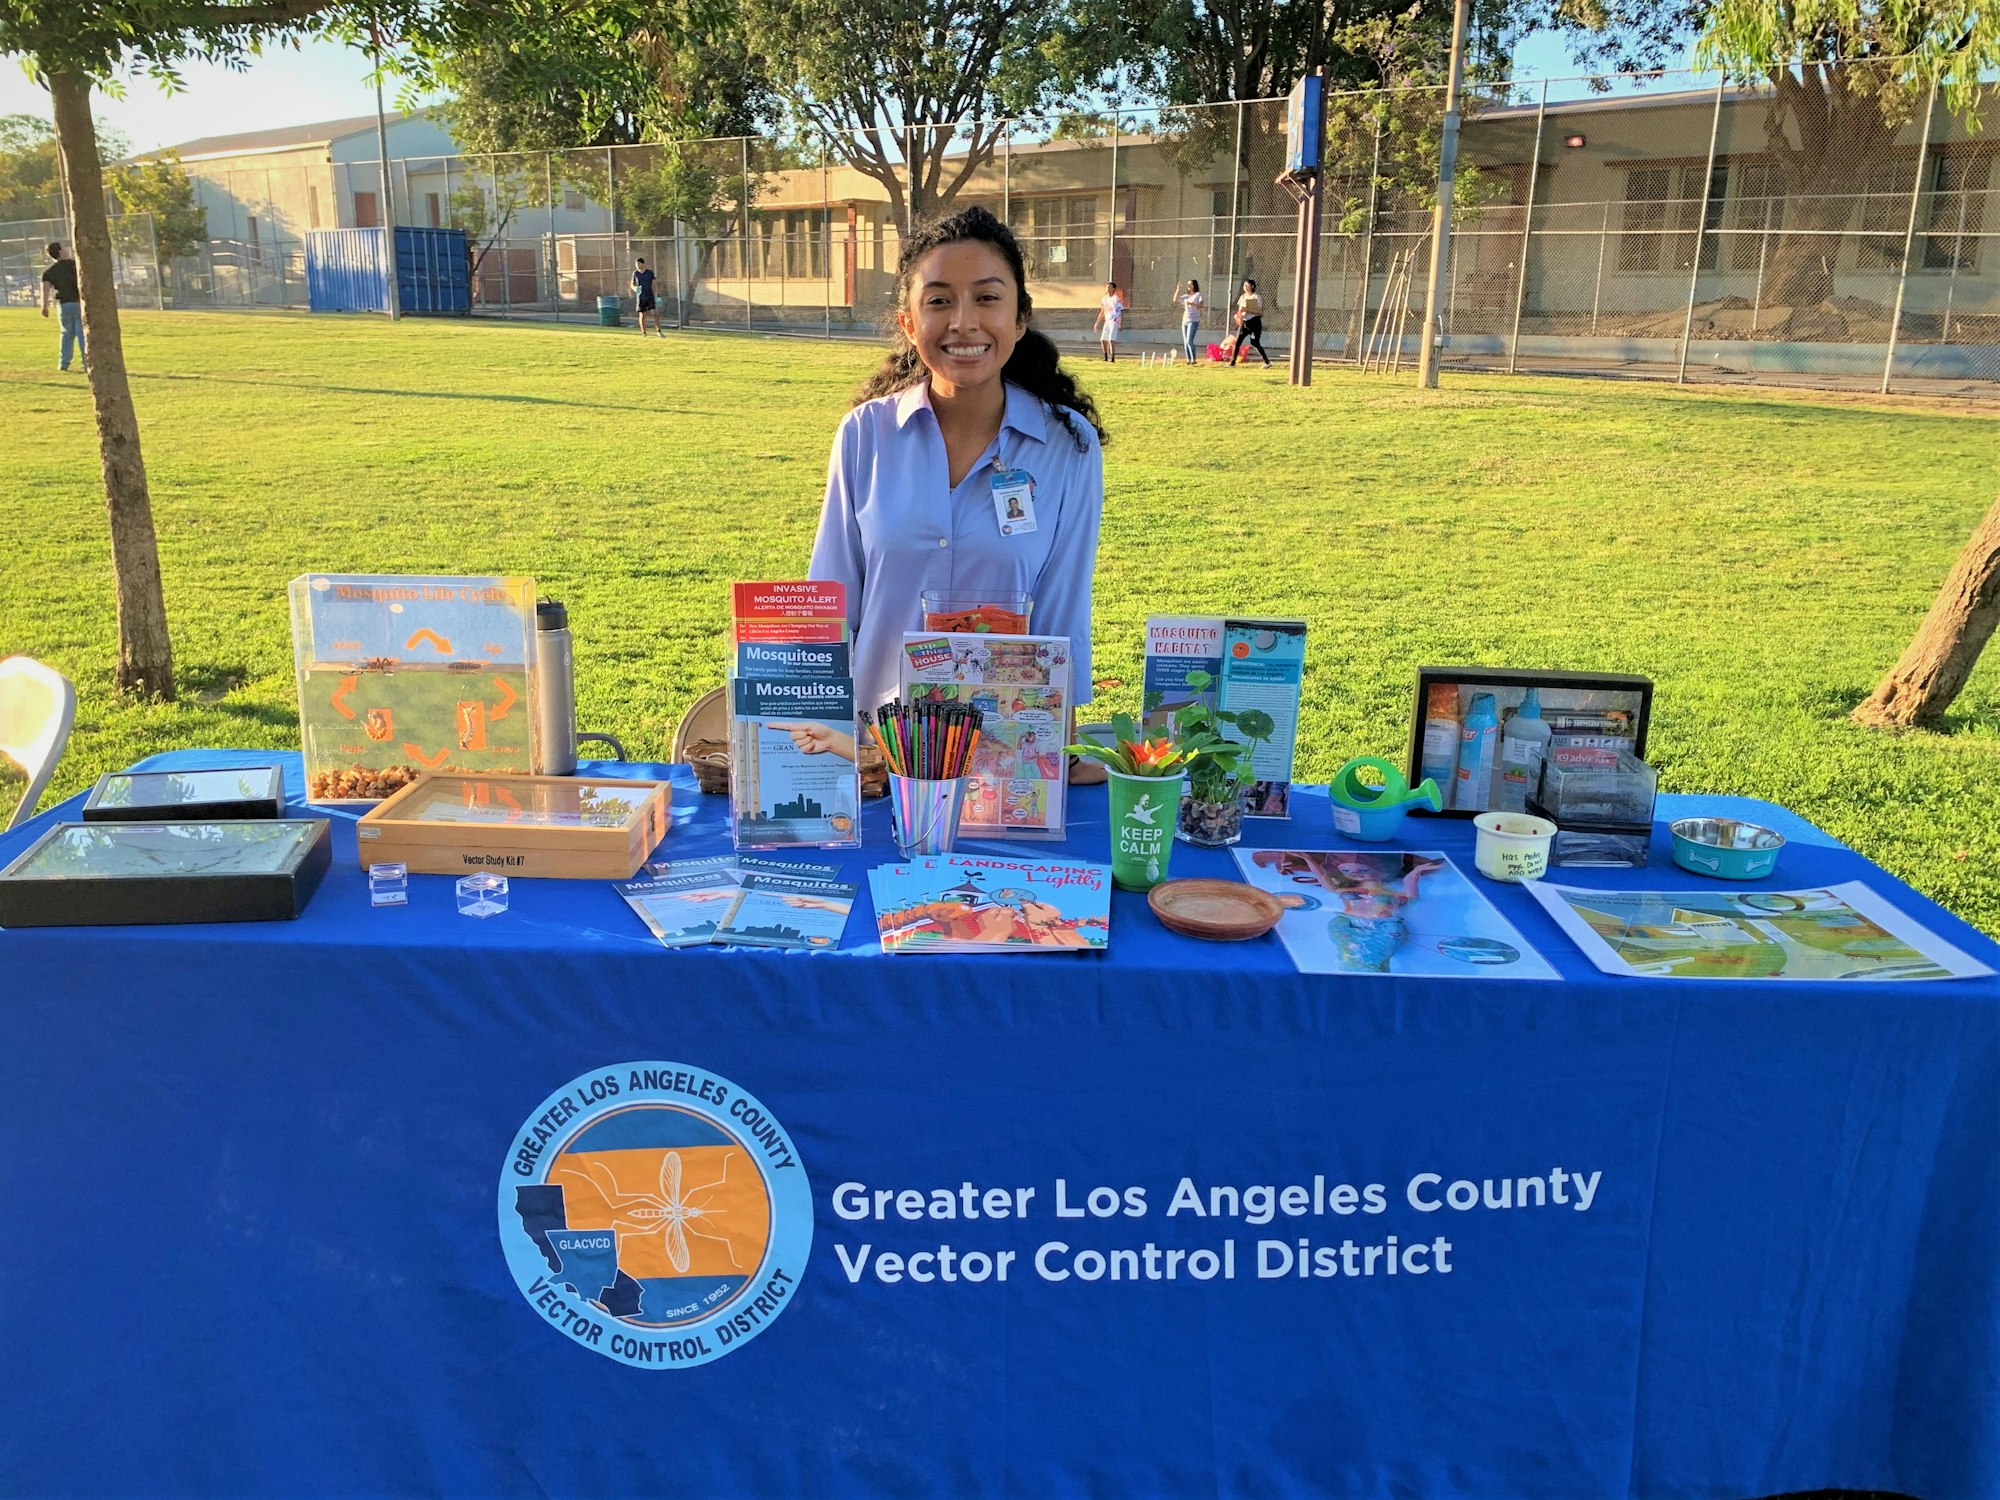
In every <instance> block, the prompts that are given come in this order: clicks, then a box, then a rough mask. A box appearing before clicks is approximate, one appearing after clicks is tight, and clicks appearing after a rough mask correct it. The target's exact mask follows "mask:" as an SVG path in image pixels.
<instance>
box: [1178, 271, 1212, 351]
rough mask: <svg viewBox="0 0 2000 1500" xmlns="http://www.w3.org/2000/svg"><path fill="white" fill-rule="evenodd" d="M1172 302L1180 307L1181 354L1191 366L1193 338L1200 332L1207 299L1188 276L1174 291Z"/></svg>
mask: <svg viewBox="0 0 2000 1500" xmlns="http://www.w3.org/2000/svg"><path fill="white" fill-rule="evenodd" d="M1174 301H1176V302H1178V303H1180V305H1181V353H1182V355H1183V356H1185V358H1186V359H1187V362H1188V363H1189V364H1193V363H1194V336H1195V335H1196V334H1198V333H1200V332H1201V310H1202V309H1203V308H1204V307H1206V306H1207V305H1208V299H1207V298H1206V297H1204V296H1202V294H1201V283H1200V282H1199V281H1196V280H1195V279H1194V278H1193V277H1192V276H1190V277H1188V279H1187V280H1186V281H1184V282H1182V283H1181V285H1180V286H1179V287H1178V288H1177V289H1176V290H1175V292H1174Z"/></svg>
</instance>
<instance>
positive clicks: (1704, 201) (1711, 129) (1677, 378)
mask: <svg viewBox="0 0 2000 1500" xmlns="http://www.w3.org/2000/svg"><path fill="white" fill-rule="evenodd" d="M1727 82H1728V75H1727V74H1724V75H1722V76H1721V77H1719V78H1717V79H1716V80H1715V111H1714V113H1713V114H1712V115H1711V116H1710V118H1709V122H1708V162H1707V164H1706V165H1705V166H1703V168H1702V169H1701V217H1700V218H1698V219H1696V220H1695V223H1694V264H1693V265H1692V266H1690V267H1689V268H1688V300H1687V312H1686V314H1685V315H1684V316H1683V317H1682V319H1681V367H1680V369H1679V370H1677V371H1676V372H1675V373H1674V384H1675V385H1686V384H1687V378H1688V345H1689V343H1690V342H1691V341H1692V340H1693V338H1694V294H1695V289H1696V288H1697V287H1698V286H1699V285H1700V284H1701V242H1702V237H1703V236H1704V235H1706V234H1707V233H1708V195H1709V194H1710V192H1712V191H1713V190H1714V184H1713V179H1714V177H1715V142H1716V137H1717V136H1718V135H1720V134H1721V132H1722V88H1723V85H1724V84H1725V83H1727ZM1683 201H1685V200H1683Z"/></svg>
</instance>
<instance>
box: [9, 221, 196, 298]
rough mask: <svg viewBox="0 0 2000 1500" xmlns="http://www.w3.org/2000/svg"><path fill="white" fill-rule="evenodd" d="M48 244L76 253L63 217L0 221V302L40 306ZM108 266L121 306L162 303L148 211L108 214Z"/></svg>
mask: <svg viewBox="0 0 2000 1500" xmlns="http://www.w3.org/2000/svg"><path fill="white" fill-rule="evenodd" d="M51 244H60V245H61V246H62V247H63V248H64V249H65V250H67V251H69V252H70V253H71V254H72V255H73V254H75V253H76V247H75V246H74V245H73V244H71V242H70V233H69V222H68V221H67V220H65V219H12V220H8V221H6V222H4V223H0V305H6V306H11V307H37V306H40V304H41V300H42V271H43V270H44V269H45V268H46V267H47V266H48V263H49V246H50V245H51ZM111 270H112V275H113V276H114V278H115V279H116V282H117V286H118V300H119V302H120V303H121V304H123V305H124V306H127V307H154V308H157V307H161V306H164V305H166V304H165V303H164V302H163V300H162V298H163V296H164V291H163V286H164V283H163V281H162V278H161V276H160V259H159V250H158V247H157V244H156V242H155V239H154V234H153V216H152V215H151V214H113V215H112V216H111Z"/></svg>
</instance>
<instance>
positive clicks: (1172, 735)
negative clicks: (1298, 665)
mask: <svg viewBox="0 0 2000 1500" xmlns="http://www.w3.org/2000/svg"><path fill="white" fill-rule="evenodd" d="M1197 679H1201V680H1197ZM1188 685H1189V686H1190V687H1193V688H1194V689H1195V690H1196V691H1198V692H1199V691H1202V690H1203V689H1205V688H1206V687H1207V686H1208V682H1207V674H1206V673H1200V672H1190V673H1189V674H1188ZM1260 720H1261V721H1262V722H1261V723H1259V722H1258V721H1260ZM1245 721H1248V722H1247V723H1246V722H1245ZM1223 724H1233V725H1235V726H1236V727H1237V728H1238V729H1239V731H1241V732H1242V733H1243V734H1244V736H1245V739H1246V740H1251V741H1252V742H1254V739H1255V738H1256V736H1253V735H1252V731H1253V730H1254V731H1258V734H1259V735H1261V737H1263V738H1268V737H1269V736H1270V734H1271V732H1272V730H1273V728H1274V727H1275V726H1274V725H1273V724H1272V722H1271V716H1270V715H1269V714H1267V713H1263V712H1262V711H1260V710H1255V709H1249V710H1245V711H1244V712H1243V713H1241V714H1230V713H1219V712H1218V711H1217V710H1215V709H1212V708H1209V707H1208V706H1207V705H1205V704H1193V705H1190V706H1189V707H1187V708H1183V709H1181V710H1180V711H1179V712H1177V713H1175V714H1174V715H1173V716H1172V718H1171V719H1169V721H1168V723H1167V724H1166V726H1165V727H1164V728H1156V729H1153V730H1150V731H1149V730H1147V729H1146V728H1144V727H1143V726H1142V725H1141V724H1140V723H1139V722H1138V721H1137V720H1135V719H1134V718H1133V717H1132V716H1131V715H1130V714H1115V715H1113V716H1112V719H1111V740H1110V742H1109V743H1108V744H1107V743H1101V742H1097V741H1088V740H1087V741H1084V742H1083V743H1081V744H1076V745H1071V746H1070V747H1069V748H1068V751H1067V753H1068V754H1071V755H1079V756H1083V757H1085V758H1087V759H1090V760H1094V761H1097V762H1099V763H1100V764H1102V765H1103V767H1104V768H1105V771H1106V772H1107V773H1108V776H1109V779H1110V783H1111V879H1112V882H1113V883H1114V884H1115V885H1118V886H1119V887H1121V888H1122V889H1125V890H1133V891H1143V890H1150V889H1151V888H1152V887H1153V886H1155V885H1158V884H1159V883H1160V882H1161V881H1162V880H1164V879H1166V878H1167V861H1168V858H1169V857H1170V855H1171V854H1172V852H1173V841H1172V839H1171V838H1169V836H1168V834H1169V830H1170V827H1171V828H1172V829H1174V830H1178V829H1179V828H1180V826H1181V821H1182V819H1183V818H1185V817H1186V812H1185V806H1184V794H1183V792H1182V789H1181V787H1180V785H1179V783H1180V782H1181V780H1182V778H1183V777H1186V778H1190V779H1192V778H1195V777H1199V778H1201V783H1200V784H1201V786H1202V787H1203V788H1204V789H1205V790H1207V791H1213V792H1219V793H1221V794H1222V795H1223V797H1224V798H1225V800H1226V799H1228V798H1232V797H1233V798H1234V801H1235V808H1236V815H1235V824H1234V827H1235V834H1234V835H1233V836H1231V837H1229V838H1226V839H1222V840H1219V841H1218V842H1221V843H1234V842H1235V841H1236V838H1237V837H1240V836H1241V833H1242V826H1243V822H1242V799H1241V788H1242V785H1243V784H1244V783H1246V782H1247V781H1248V779H1249V769H1250V762H1249V757H1250V748H1251V747H1250V744H1247V743H1244V742H1242V741H1237V740H1231V739H1227V738H1225V737H1224V736H1223V734H1222V730H1221V726H1222V725H1223ZM1218 778H1219V779H1218ZM1232 784H1233V788H1234V789H1233V790H1228V789H1227V788H1228V787H1229V786H1230V785H1232ZM1170 787H1171V790H1169V788H1170ZM1170 807H1171V808H1172V809H1174V810H1175V812H1176V818H1175V822H1174V823H1173V824H1172V825H1169V824H1168V822H1167V821H1166V817H1165V814H1166V812H1167V811H1168V809H1169V808H1170ZM1189 841H1190V842H1205V840H1202V839H1195V838H1193V837H1192V836H1190V840H1189Z"/></svg>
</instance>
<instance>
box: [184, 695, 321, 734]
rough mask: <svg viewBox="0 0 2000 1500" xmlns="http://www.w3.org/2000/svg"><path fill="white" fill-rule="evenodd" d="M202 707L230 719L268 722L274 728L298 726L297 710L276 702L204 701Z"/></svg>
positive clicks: (251, 722)
mask: <svg viewBox="0 0 2000 1500" xmlns="http://www.w3.org/2000/svg"><path fill="white" fill-rule="evenodd" d="M203 707H205V708H209V709H213V710H214V711H215V712H216V713H219V714H226V715H228V716H229V717H230V718H232V719H241V720H243V721H244V722H245V723H247V724H268V725H270V726H271V727H272V728H274V729H291V730H296V729H297V728H298V727H299V715H298V710H297V709H294V708H288V707H285V706H283V705H280V704H276V703H230V702H227V701H224V702H220V703H205V704H203Z"/></svg>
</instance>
